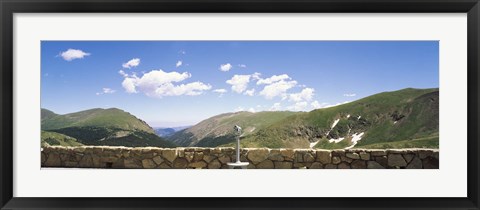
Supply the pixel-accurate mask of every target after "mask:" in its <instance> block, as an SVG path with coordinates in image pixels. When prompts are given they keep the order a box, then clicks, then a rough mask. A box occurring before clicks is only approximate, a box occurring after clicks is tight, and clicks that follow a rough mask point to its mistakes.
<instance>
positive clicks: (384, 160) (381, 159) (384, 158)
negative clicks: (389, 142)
mask: <svg viewBox="0 0 480 210" xmlns="http://www.w3.org/2000/svg"><path fill="white" fill-rule="evenodd" d="M375 161H376V162H377V163H378V164H380V165H381V166H383V167H385V168H387V165H388V164H387V162H388V160H387V156H379V157H375Z"/></svg>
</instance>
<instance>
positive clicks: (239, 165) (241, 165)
mask: <svg viewBox="0 0 480 210" xmlns="http://www.w3.org/2000/svg"><path fill="white" fill-rule="evenodd" d="M233 129H235V131H236V137H237V161H236V162H234V163H227V165H228V168H230V169H235V168H241V169H247V166H248V164H249V162H244V163H242V162H240V136H241V135H242V128H241V127H240V126H238V125H235V126H234V127H233Z"/></svg>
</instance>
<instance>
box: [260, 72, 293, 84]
mask: <svg viewBox="0 0 480 210" xmlns="http://www.w3.org/2000/svg"><path fill="white" fill-rule="evenodd" d="M286 79H292V78H290V77H289V76H288V75H287V74H282V75H273V76H271V77H270V78H266V79H259V80H258V81H257V85H262V84H272V83H274V82H278V81H281V80H286Z"/></svg>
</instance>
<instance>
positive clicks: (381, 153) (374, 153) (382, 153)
mask: <svg viewBox="0 0 480 210" xmlns="http://www.w3.org/2000/svg"><path fill="white" fill-rule="evenodd" d="M370 155H372V156H386V155H387V151H385V150H372V151H371V152H370Z"/></svg>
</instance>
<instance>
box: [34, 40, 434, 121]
mask: <svg viewBox="0 0 480 210" xmlns="http://www.w3.org/2000/svg"><path fill="white" fill-rule="evenodd" d="M438 48H439V44H438V42H437V41H358V42H357V41H339V42H334V41H42V48H41V50H42V52H41V56H42V58H41V77H42V80H41V94H42V95H41V100H42V102H41V103H42V104H41V106H42V108H47V109H50V110H52V111H54V112H56V113H59V114H65V113H71V112H77V111H81V110H86V109H91V108H111V107H116V108H120V109H123V110H125V111H127V112H130V113H132V114H134V115H135V116H137V117H139V118H141V119H143V120H145V121H146V122H147V123H149V124H150V125H151V126H154V127H169V126H172V127H173V126H182V125H192V124H195V123H198V122H199V121H201V120H203V119H206V118H208V117H212V116H214V115H217V114H221V113H225V112H234V111H241V110H244V111H255V112H258V111H274V110H291V111H310V110H312V109H315V108H322V107H328V106H333V105H336V104H341V103H345V102H348V101H354V100H357V99H360V98H363V97H366V96H369V95H372V94H375V93H379V92H384V91H393V90H399V89H403V88H407V87H413V88H433V87H438V86H439V76H438V74H439V69H438V62H439V61H438V59H439V58H438V57H439V55H438Z"/></svg>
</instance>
